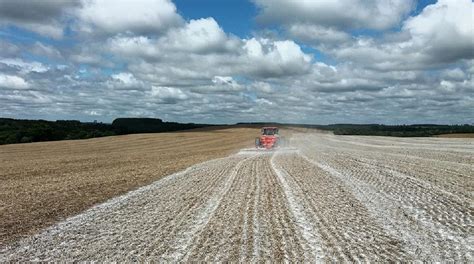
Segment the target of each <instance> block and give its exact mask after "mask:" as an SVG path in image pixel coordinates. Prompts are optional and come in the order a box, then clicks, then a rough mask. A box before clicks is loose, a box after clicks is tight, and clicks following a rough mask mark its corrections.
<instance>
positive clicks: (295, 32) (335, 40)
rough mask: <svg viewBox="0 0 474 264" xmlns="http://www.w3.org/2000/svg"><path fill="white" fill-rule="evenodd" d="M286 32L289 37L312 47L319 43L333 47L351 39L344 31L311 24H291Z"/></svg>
mask: <svg viewBox="0 0 474 264" xmlns="http://www.w3.org/2000/svg"><path fill="white" fill-rule="evenodd" d="M287 31H288V34H289V35H290V36H292V37H294V38H297V39H299V40H302V41H304V42H306V43H310V44H312V45H317V44H319V43H324V44H330V45H334V44H340V43H343V42H346V41H349V40H350V39H351V35H350V34H348V33H346V32H344V31H340V30H338V29H335V28H330V27H323V26H319V25H313V24H302V23H295V24H291V25H290V26H288V28H287Z"/></svg>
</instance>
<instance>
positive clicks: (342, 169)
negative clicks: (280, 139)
mask: <svg viewBox="0 0 474 264" xmlns="http://www.w3.org/2000/svg"><path fill="white" fill-rule="evenodd" d="M381 146H386V147H381ZM404 146H407V147H406V148H405V147H404ZM473 155H474V142H473V141H472V140H470V139H440V138H436V139H427V138H420V139H394V138H384V137H340V136H333V135H328V134H317V133H312V134H311V133H301V134H294V135H293V137H292V139H291V148H286V149H280V150H277V151H258V150H254V149H243V150H242V151H240V152H239V153H236V154H232V155H230V156H227V157H224V158H219V159H213V160H209V161H206V162H204V163H200V164H197V165H194V166H191V167H189V168H187V169H186V170H183V171H181V172H178V173H174V174H171V175H169V176H167V177H164V178H162V179H160V180H158V181H155V182H153V183H152V184H150V185H147V186H145V187H142V188H139V189H137V190H135V191H132V192H130V193H127V194H125V195H122V196H118V197H116V198H113V199H111V200H109V201H107V202H106V203H103V204H100V205H97V206H94V207H92V208H90V209H88V210H86V211H85V212H83V213H81V214H79V215H76V216H74V217H71V218H69V219H67V220H65V221H63V222H61V223H58V224H56V225H53V226H51V227H49V228H47V229H45V230H44V231H42V232H41V233H39V234H37V235H35V236H31V237H29V238H25V239H23V240H21V241H19V242H16V243H12V244H10V245H9V246H8V247H4V248H3V249H1V250H0V262H8V261H31V260H36V261H70V260H75V261H90V260H95V261H151V260H156V261H164V262H170V261H184V262H185V261H212V262H216V261H222V262H225V261H232V262H257V261H279V262H280V261H295V262H308V261H311V262H321V261H331V262H332V261H335V262H366V261H374V262H378V261H382V262H386V261H399V262H405V261H415V260H422V261H430V262H433V261H441V262H445V261H455V262H472V261H473V260H474V259H473V245H474V238H473V234H474V230H473V215H474V208H473V206H472V204H473V203H472V191H473V190H472V188H473V180H472V178H471V177H472V175H474V166H473V163H472V157H473Z"/></svg>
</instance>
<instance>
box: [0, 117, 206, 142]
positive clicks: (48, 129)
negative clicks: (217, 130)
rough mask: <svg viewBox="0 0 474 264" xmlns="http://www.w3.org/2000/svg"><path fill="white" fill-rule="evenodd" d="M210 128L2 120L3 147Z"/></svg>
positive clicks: (149, 122)
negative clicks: (5, 145)
mask: <svg viewBox="0 0 474 264" xmlns="http://www.w3.org/2000/svg"><path fill="white" fill-rule="evenodd" d="M206 126H211V125H205V124H193V123H190V124H181V123H176V122H163V121H162V120H161V119H156V118H117V119H115V120H114V121H113V122H112V124H104V123H96V122H94V123H83V122H80V121H76V120H58V121H46V120H18V119H10V118H0V145H2V144H14V143H28V142H39V141H54V140H67V139H86V138H95V137H105V136H114V135H125V134H134V133H157V132H169V131H178V130H186V129H192V128H199V127H206Z"/></svg>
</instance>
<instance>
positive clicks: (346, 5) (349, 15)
mask: <svg viewBox="0 0 474 264" xmlns="http://www.w3.org/2000/svg"><path fill="white" fill-rule="evenodd" d="M254 2H255V3H256V4H257V5H258V6H259V7H260V8H261V13H260V15H259V20H260V21H262V22H264V23H279V24H294V23H296V24H298V23H309V24H313V25H319V26H324V27H334V28H339V29H353V28H370V29H377V30H381V29H388V28H391V27H394V26H396V25H397V24H398V23H400V22H401V21H402V19H403V17H404V16H406V15H407V14H408V13H409V12H410V11H411V9H412V8H413V1H412V0H379V1H365V0H333V1H313V0H302V1H293V0H254ZM349 9H350V10H349Z"/></svg>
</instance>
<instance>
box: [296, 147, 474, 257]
mask: <svg viewBox="0 0 474 264" xmlns="http://www.w3.org/2000/svg"><path fill="white" fill-rule="evenodd" d="M319 143H321V144H324V142H319ZM309 146H311V144H310V143H309V142H307V141H305V142H304V143H302V147H301V148H302V150H303V152H304V153H305V154H307V155H309V156H310V157H311V158H308V157H307V160H309V161H310V162H313V163H314V164H315V165H317V166H318V167H320V168H322V169H324V170H325V171H327V172H328V173H331V174H332V175H333V176H334V177H336V178H339V179H340V180H341V181H343V182H344V183H345V184H346V185H347V186H348V187H350V189H351V190H352V192H353V194H354V195H355V196H356V197H357V198H358V199H359V200H360V201H361V202H362V203H363V204H365V205H366V206H367V208H368V209H369V211H370V212H371V214H372V215H373V216H374V217H375V218H376V219H377V220H378V222H380V223H382V224H383V225H384V226H385V228H386V229H387V232H389V233H390V234H391V235H393V236H395V237H399V238H400V239H401V240H402V241H405V243H406V244H407V245H406V246H405V248H406V249H407V250H408V251H409V252H411V254H412V255H413V256H416V258H417V259H424V260H426V261H443V260H448V259H450V260H455V261H467V262H469V260H470V259H472V252H473V248H472V246H471V245H472V241H473V237H472V236H471V235H467V234H472V231H473V224H472V223H473V221H472V216H473V214H474V213H473V209H472V205H471V204H470V203H469V202H467V201H466V200H464V199H461V198H459V197H458V196H457V195H451V193H450V192H446V191H444V190H443V189H441V187H432V186H431V185H430V184H429V183H427V182H425V181H422V180H420V179H418V178H417V177H419V173H418V171H417V170H415V171H413V172H412V173H417V174H414V175H416V176H413V175H412V176H410V175H406V174H404V173H401V172H399V171H398V170H399V169H400V167H403V166H402V165H398V166H396V165H394V164H393V163H391V162H390V161H389V162H386V158H387V156H384V155H378V156H375V155H371V154H370V153H369V154H367V155H360V154H366V153H365V152H356V151H352V150H347V151H344V150H341V151H337V153H336V152H334V151H330V152H329V153H321V151H314V150H312V148H313V147H314V145H313V146H311V147H309ZM323 148H325V147H323ZM341 148H342V147H341ZM357 154H358V155H357ZM399 166H400V167H399ZM425 166H426V168H427V169H429V167H428V166H427V165H425ZM422 168H425V167H422ZM465 178H466V176H465ZM441 186H442V185H441Z"/></svg>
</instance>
